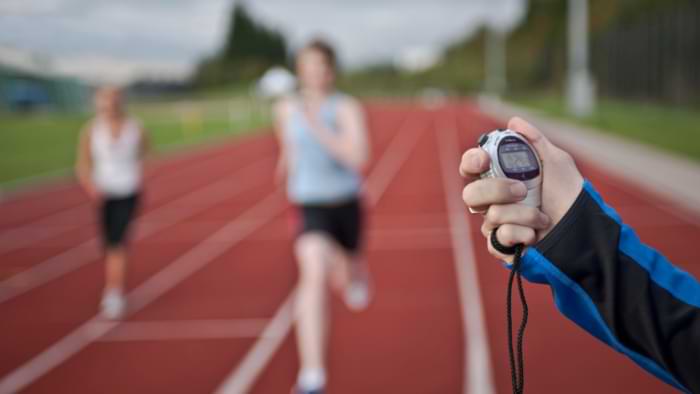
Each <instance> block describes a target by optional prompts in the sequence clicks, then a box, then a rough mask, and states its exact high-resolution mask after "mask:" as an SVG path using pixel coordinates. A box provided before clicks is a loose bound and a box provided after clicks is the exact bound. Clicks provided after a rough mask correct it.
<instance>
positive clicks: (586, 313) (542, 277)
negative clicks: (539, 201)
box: [521, 248, 690, 393]
mask: <svg viewBox="0 0 700 394" xmlns="http://www.w3.org/2000/svg"><path fill="white" fill-rule="evenodd" d="M521 270H522V274H523V276H525V278H526V279H528V280H529V281H532V282H536V283H547V284H549V286H550V287H551V288H552V290H553V293H554V302H555V304H556V306H557V309H559V311H560V312H561V313H562V314H564V316H566V317H567V318H569V319H570V320H572V321H573V322H574V323H576V324H577V325H579V326H580V327H582V328H583V329H584V330H586V331H588V332H589V333H591V334H592V335H593V336H595V337H596V338H598V339H600V340H601V341H603V342H605V343H606V344H607V345H608V346H610V347H612V348H613V349H615V350H617V351H618V352H620V353H622V354H624V355H626V356H627V357H629V358H631V359H632V360H633V361H634V362H635V363H637V364H638V365H639V366H641V367H642V368H644V369H645V370H647V371H648V372H649V373H651V374H653V375H654V376H656V377H658V378H659V379H661V380H663V381H664V382H666V383H668V384H670V385H672V386H673V387H675V388H677V389H679V390H681V391H683V392H686V393H689V392H690V391H689V390H688V389H686V388H685V387H683V386H682V385H681V384H680V383H679V382H678V381H677V380H676V379H675V378H674V377H673V376H672V375H671V374H670V373H668V371H666V370H665V369H664V368H662V367H661V366H659V365H658V364H656V363H655V362H654V361H652V360H651V359H649V358H647V357H645V356H642V355H641V354H639V353H637V352H635V351H633V350H631V349H629V348H627V347H626V346H624V345H623V344H622V343H620V341H618V339H617V338H616V337H615V336H614V335H613V333H612V332H611V331H610V328H609V327H608V326H607V324H605V321H604V320H603V317H602V316H601V315H600V312H599V311H598V309H597V308H596V306H595V304H594V303H593V301H592V300H591V298H590V297H589V296H588V294H587V293H586V292H585V291H584V290H583V289H582V288H581V287H580V286H579V285H578V284H577V283H576V282H574V281H573V280H571V278H569V277H568V276H566V275H565V274H564V273H563V272H561V271H560V270H559V269H558V268H557V267H556V266H555V265H554V264H552V263H551V262H550V261H549V260H548V259H547V258H546V257H544V256H543V255H542V254H540V253H539V252H538V251H537V250H536V249H535V248H528V250H527V252H526V253H525V255H524V256H523V260H522V265H521Z"/></svg>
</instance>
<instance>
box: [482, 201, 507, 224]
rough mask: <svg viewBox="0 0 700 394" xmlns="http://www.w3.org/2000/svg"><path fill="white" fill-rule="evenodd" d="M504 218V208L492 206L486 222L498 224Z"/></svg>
mask: <svg viewBox="0 0 700 394" xmlns="http://www.w3.org/2000/svg"><path fill="white" fill-rule="evenodd" d="M502 217H503V208H502V207H501V206H500V205H491V206H490V207H489V210H488V212H486V217H485V220H487V221H489V222H490V223H493V224H498V223H500V220H501V218H502Z"/></svg>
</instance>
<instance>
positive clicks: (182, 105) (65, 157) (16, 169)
mask: <svg viewBox="0 0 700 394" xmlns="http://www.w3.org/2000/svg"><path fill="white" fill-rule="evenodd" d="M129 112H130V114H131V115H132V116H135V117H137V118H138V119H139V120H140V121H141V122H142V123H143V124H144V126H145V128H146V130H147V131H148V132H149V135H150V136H151V139H152V141H153V143H154V146H155V149H156V151H164V150H172V149H179V148H180V147H184V146H188V145H193V144H201V143H207V142H212V141H216V140H218V139H221V138H229V137H232V136H235V135H239V134H243V133H247V132H251V131H253V130H259V129H261V128H262V127H264V126H266V125H268V124H269V111H268V109H267V108H265V107H264V106H263V105H262V104H255V103H253V102H251V101H250V100H248V99H246V98H243V97H241V98H229V99H221V98H217V99H206V100H205V99H197V100H190V101H185V100H178V101H161V102H154V101H149V102H140V103H134V104H133V105H131V106H130V108H129ZM89 116H90V115H89V114H65V113H38V114H28V115H22V114H8V113H0V186H2V187H3V188H7V187H12V186H13V185H14V184H17V183H21V182H23V181H25V180H27V179H31V178H32V177H36V176H47V177H51V176H55V175H59V174H64V173H65V172H66V171H69V170H70V169H71V168H72V166H73V162H74V160H75V148H76V143H77V141H78V136H79V134H80V130H81V128H82V127H83V125H84V124H85V122H86V121H87V120H88V118H89Z"/></svg>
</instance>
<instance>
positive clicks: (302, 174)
mask: <svg viewBox="0 0 700 394" xmlns="http://www.w3.org/2000/svg"><path fill="white" fill-rule="evenodd" d="M343 99H345V96H344V95H343V94H340V93H334V94H333V95H331V96H329V97H328V99H326V101H325V102H324V103H323V104H322V105H321V107H320V110H319V111H320V113H319V119H320V121H321V122H323V123H324V125H325V126H326V127H328V128H329V129H330V130H331V131H333V132H339V130H338V123H337V112H338V105H339V104H340V102H341V101H342V100H343ZM284 136H285V139H286V144H287V147H288V149H289V154H290V155H291V159H292V160H291V168H289V177H288V180H287V194H288V196H289V199H290V200H291V201H292V202H294V203H297V204H321V205H326V204H328V205H331V204H336V203H342V202H344V201H347V200H350V199H352V198H354V197H356V196H357V195H358V193H359V191H360V186H361V180H360V175H359V174H358V173H357V172H356V171H354V170H353V169H350V168H348V167H346V166H345V165H343V164H342V163H341V162H339V161H338V160H337V159H335V158H334V157H333V156H332V155H331V153H330V152H328V151H327V149H326V148H325V147H324V146H323V145H322V144H321V143H320V142H319V141H318V140H317V139H316V137H315V136H314V135H313V134H312V131H311V130H310V125H309V122H308V120H307V118H306V115H305V114H304V109H303V107H302V103H301V101H300V100H299V99H296V98H295V99H293V101H292V109H291V111H290V114H289V119H288V120H287V124H286V125H285V130H284Z"/></svg>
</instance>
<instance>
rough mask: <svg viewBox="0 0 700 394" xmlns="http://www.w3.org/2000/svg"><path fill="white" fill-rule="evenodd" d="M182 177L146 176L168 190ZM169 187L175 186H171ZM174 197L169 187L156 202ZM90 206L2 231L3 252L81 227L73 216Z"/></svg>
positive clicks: (193, 167) (197, 165) (208, 162)
mask: <svg viewBox="0 0 700 394" xmlns="http://www.w3.org/2000/svg"><path fill="white" fill-rule="evenodd" d="M226 158H227V157H226V155H220V156H216V157H214V158H211V159H206V158H205V159H204V160H201V161H199V162H197V163H195V164H193V165H191V166H189V167H187V168H185V170H184V171H186V172H194V173H196V172H198V171H199V172H201V171H202V170H201V169H202V168H203V167H207V166H211V165H214V164H216V163H217V162H218V161H223V160H224V159H226ZM194 170H196V171H194ZM181 177H182V173H181V172H177V173H174V171H171V172H168V173H165V174H160V175H151V176H150V177H147V179H146V182H148V183H147V185H148V184H150V183H151V182H159V183H164V185H163V186H159V187H158V189H159V190H163V189H165V190H168V189H167V188H168V185H170V184H172V183H173V181H177V180H178V179H179V178H181ZM205 187H206V185H205ZM170 189H172V186H171V187H170ZM172 197H173V193H172V192H170V191H169V190H168V191H166V192H165V193H163V194H162V195H161V197H160V198H158V199H157V200H155V201H153V202H154V203H159V202H161V201H164V200H167V199H169V198H172ZM89 209H91V206H90V204H89V203H84V202H81V203H80V204H78V205H72V206H70V207H68V208H63V209H61V210H59V211H58V212H53V213H51V214H49V215H48V216H44V217H41V218H38V219H36V220H32V221H31V222H29V223H26V224H23V225H21V226H19V227H16V228H13V229H10V230H7V231H4V232H3V233H2V234H0V254H4V253H10V252H12V251H15V250H17V249H21V248H25V247H27V246H30V245H33V244H36V243H38V242H41V241H43V240H46V239H49V238H53V237H57V236H59V235H61V234H64V233H66V232H68V231H70V230H75V229H76V228H78V227H76V225H75V223H72V222H73V220H72V219H73V218H74V217H75V216H76V215H79V214H81V212H83V211H86V210H89Z"/></svg>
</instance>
